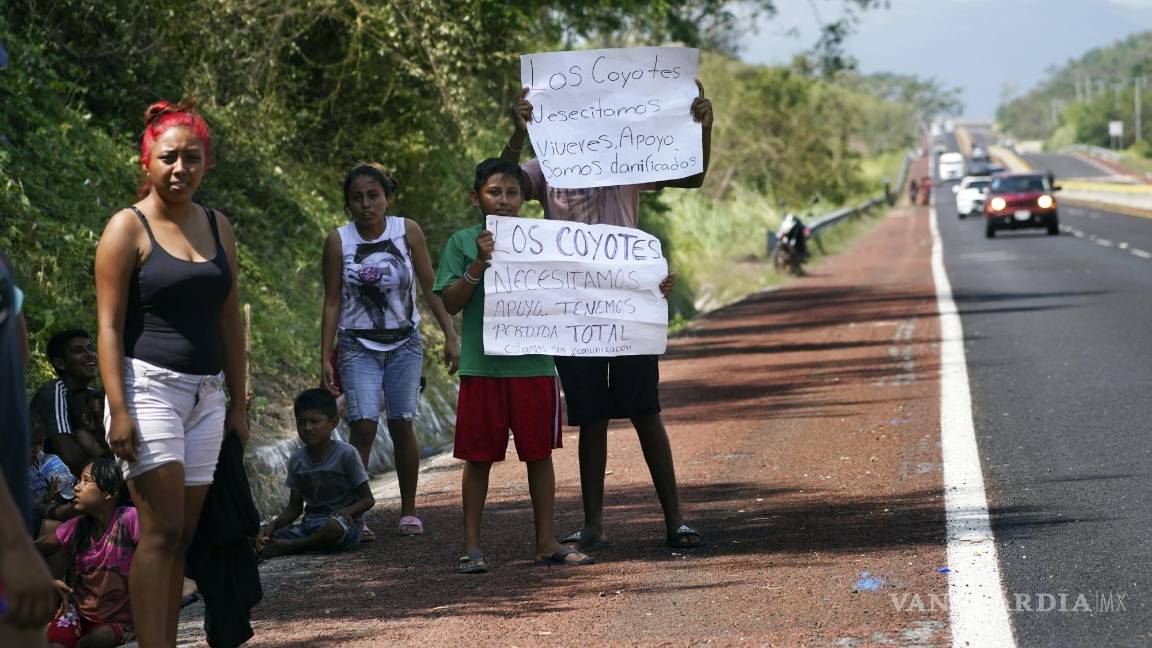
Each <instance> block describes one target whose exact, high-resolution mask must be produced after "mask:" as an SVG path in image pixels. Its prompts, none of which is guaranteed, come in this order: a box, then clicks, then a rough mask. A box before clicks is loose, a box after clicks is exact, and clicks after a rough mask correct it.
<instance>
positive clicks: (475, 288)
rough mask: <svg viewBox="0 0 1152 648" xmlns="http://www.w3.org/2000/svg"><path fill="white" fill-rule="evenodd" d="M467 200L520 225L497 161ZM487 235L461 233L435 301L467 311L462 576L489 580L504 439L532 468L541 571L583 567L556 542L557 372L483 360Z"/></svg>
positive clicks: (505, 172)
mask: <svg viewBox="0 0 1152 648" xmlns="http://www.w3.org/2000/svg"><path fill="white" fill-rule="evenodd" d="M469 198H470V200H471V202H472V205H473V206H474V207H477V208H478V209H479V211H480V217H481V219H483V218H484V217H485V216H486V215H489V214H492V215H496V216H516V215H517V214H518V213H519V211H520V205H521V204H523V202H524V177H523V175H522V173H521V171H520V166H519V165H518V164H515V163H512V162H505V161H503V160H499V159H496V158H490V159H487V160H485V161H483V162H481V163H480V164H479V166H477V167H476V181H475V183H474V184H473V187H472V191H471V193H470V195H469ZM493 245H494V241H493V238H492V233H491V232H489V231H487V230H485V229H484V227H483V225H482V224H478V225H473V226H472V227H466V228H464V229H462V230H459V231H457V232H456V233H455V234H453V235H452V236H451V238H449V239H448V242H447V243H445V245H444V252H443V253H442V254H441V255H440V265H439V267H438V268H437V269H436V285H435V288H434V289H435V291H436V293H438V294H439V295H440V297H441V298H442V299H443V300H444V307H445V308H446V309H447V310H448V312H449V313H451V314H453V315H455V314H456V313H459V312H460V311H464V332H463V335H462V336H461V339H462V348H461V352H460V397H459V400H458V401H457V404H456V441H455V444H454V448H453V455H454V456H455V457H456V458H458V459H463V460H464V461H465V462H466V463H465V464H464V477H463V483H462V491H463V500H464V546H465V551H466V553H465V555H464V556H461V558H460V560H459V564H458V566H457V568H458V570H459V571H460V573H462V574H478V573H483V572H486V571H488V565H487V564H486V563H485V562H484V555H483V553H482V552H481V550H480V520H481V516H482V514H483V512H484V500H485V499H486V497H487V495H488V475H489V471H490V470H491V468H492V463H493V462H496V461H503V460H504V450H505V448H506V447H507V446H508V431H509V430H511V431H512V436H513V439H514V440H515V443H516V454H517V456H518V457H519V458H520V461H523V462H525V463H526V464H527V466H528V487H529V492H530V493H531V497H532V512H533V514H534V516H535V526H536V561H535V564H537V565H587V564H590V563H592V562H594V561H593V559H592V558H590V557H589V556H587V555H585V554H583V553H581V552H579V551H577V550H576V549H574V548H572V547H569V546H566V545H561V544H560V543H559V542H557V541H556V534H555V531H554V528H553V522H552V513H553V508H554V504H555V501H556V477H555V474H554V472H553V470H552V449H553V448H559V447H560V446H561V441H560V414H561V411H560V410H561V408H560V390H559V386H558V385H557V383H556V367H555V365H554V364H553V362H552V357H551V356H547V355H523V356H490V355H485V354H484V339H483V322H484V272H485V270H487V268H488V262H489V260H490V259H491V258H492V248H493Z"/></svg>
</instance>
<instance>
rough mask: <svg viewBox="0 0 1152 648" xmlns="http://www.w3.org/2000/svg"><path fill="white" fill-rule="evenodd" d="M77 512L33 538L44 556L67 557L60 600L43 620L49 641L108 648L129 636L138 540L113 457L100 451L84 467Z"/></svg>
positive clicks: (135, 522) (136, 524)
mask: <svg viewBox="0 0 1152 648" xmlns="http://www.w3.org/2000/svg"><path fill="white" fill-rule="evenodd" d="M75 492H76V499H75V506H76V510H77V511H78V512H79V513H80V514H81V516H80V517H76V518H72V519H71V520H68V521H66V522H64V523H63V524H61V525H60V527H59V528H57V529H56V532H55V533H54V534H46V535H45V536H43V537H41V538H40V539H39V540H38V541H37V544H38V545H39V546H40V548H41V551H42V552H43V553H44V554H45V555H48V556H51V555H53V554H57V555H62V556H63V557H65V558H67V560H60V561H53V562H54V563H57V564H60V563H66V564H67V575H66V576H65V578H64V580H63V581H60V580H58V581H56V587H57V589H58V590H59V591H60V594H61V596H62V597H63V601H62V602H61V605H60V610H59V611H58V612H57V613H56V617H55V618H53V619H52V623H50V624H49V625H48V643H49V645H50V646H60V647H61V648H75V647H76V646H77V645H78V644H79V642H80V640H81V639H83V640H84V645H85V646H86V647H89V648H93V647H95V648H112V647H113V646H119V645H121V644H123V643H125V642H126V641H129V640H130V639H131V638H132V609H131V607H130V606H129V603H128V572H129V570H130V568H131V566H132V556H133V554H135V552H136V544H137V543H138V542H139V541H140V522H139V520H138V518H137V516H136V509H135V508H134V507H132V506H128V505H126V501H127V494H128V489H127V487H126V486H125V484H124V478H123V476H122V475H121V473H120V469H119V467H118V466H117V465H116V461H115V459H114V458H113V457H111V456H105V457H100V458H99V459H97V460H96V461H93V462H92V463H90V464H88V465H87V466H85V467H84V472H83V473H82V474H81V475H80V482H79V483H78V484H77V485H76V488H75Z"/></svg>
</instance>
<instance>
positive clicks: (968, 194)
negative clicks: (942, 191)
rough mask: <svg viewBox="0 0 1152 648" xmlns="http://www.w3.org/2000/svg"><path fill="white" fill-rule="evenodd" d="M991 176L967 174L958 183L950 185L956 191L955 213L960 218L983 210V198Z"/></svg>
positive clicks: (990, 182)
mask: <svg viewBox="0 0 1152 648" xmlns="http://www.w3.org/2000/svg"><path fill="white" fill-rule="evenodd" d="M990 184H992V178H989V177H984V176H968V177H966V178H964V179H963V180H961V181H960V184H958V185H956V186H954V187H952V191H953V192H955V193H956V213H957V214H959V215H960V218H964V217H965V216H971V215H973V214H979V213H982V212H983V211H984V200H985V198H987V196H988V185H990Z"/></svg>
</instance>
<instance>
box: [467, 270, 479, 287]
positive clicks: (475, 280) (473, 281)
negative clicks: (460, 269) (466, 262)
mask: <svg viewBox="0 0 1152 648" xmlns="http://www.w3.org/2000/svg"><path fill="white" fill-rule="evenodd" d="M464 281H467V282H468V283H470V284H472V285H473V286H475V285H476V284H478V283H480V280H479V279H478V278H476V277H473V276H472V274H471V273H469V272H468V271H467V270H465V271H464Z"/></svg>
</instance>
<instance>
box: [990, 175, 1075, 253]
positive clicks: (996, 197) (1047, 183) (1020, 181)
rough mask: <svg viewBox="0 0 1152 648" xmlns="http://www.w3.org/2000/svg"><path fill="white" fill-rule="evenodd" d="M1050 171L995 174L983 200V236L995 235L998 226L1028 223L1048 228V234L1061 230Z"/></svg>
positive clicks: (1017, 226)
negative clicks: (1048, 172)
mask: <svg viewBox="0 0 1152 648" xmlns="http://www.w3.org/2000/svg"><path fill="white" fill-rule="evenodd" d="M1059 190H1060V187H1054V186H1052V180H1051V178H1050V176H1049V175H1048V174H1047V173H998V174H996V175H994V176H992V184H990V185H989V186H988V197H987V198H986V199H985V201H984V236H986V237H988V238H992V237H993V236H996V230H998V229H1021V228H1025V227H1043V228H1047V230H1048V234H1050V235H1052V236H1055V235H1057V234H1059V233H1060V220H1059V218H1058V217H1057V215H1056V198H1055V197H1053V196H1052V192H1054V191H1059Z"/></svg>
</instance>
